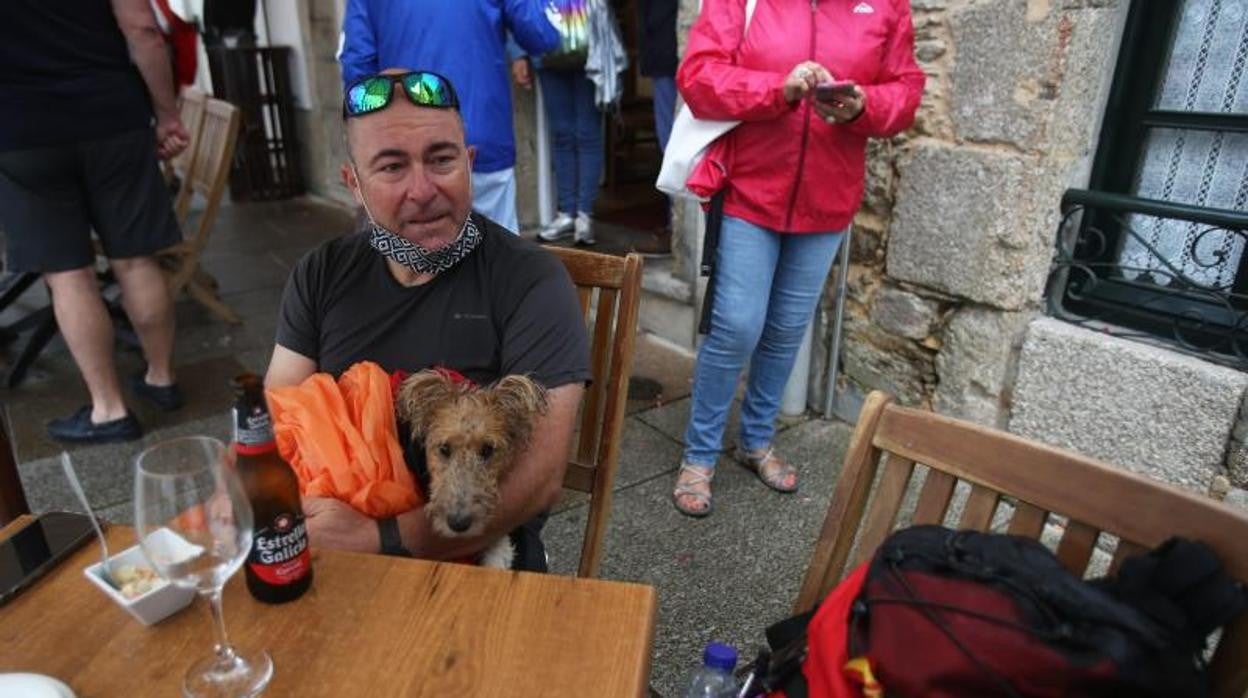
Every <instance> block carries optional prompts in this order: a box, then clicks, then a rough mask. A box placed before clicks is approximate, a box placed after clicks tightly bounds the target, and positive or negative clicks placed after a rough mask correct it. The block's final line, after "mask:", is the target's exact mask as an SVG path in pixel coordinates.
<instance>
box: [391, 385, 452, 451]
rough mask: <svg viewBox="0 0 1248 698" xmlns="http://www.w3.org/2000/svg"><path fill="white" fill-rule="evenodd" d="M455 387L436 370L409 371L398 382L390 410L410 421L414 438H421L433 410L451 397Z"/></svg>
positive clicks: (427, 427) (429, 422) (425, 431)
mask: <svg viewBox="0 0 1248 698" xmlns="http://www.w3.org/2000/svg"><path fill="white" fill-rule="evenodd" d="M456 390H457V388H456V386H455V384H454V383H453V382H452V381H451V379H450V377H449V376H447V375H445V374H443V373H440V372H438V371H433V370H428V369H426V370H424V371H421V372H419V373H413V374H412V375H410V376H408V377H407V378H405V379H403V383H402V384H400V385H399V394H398V397H397V398H396V399H395V403H394V411H395V413H396V414H398V416H399V418H400V419H402V420H403V421H405V422H407V423H408V424H410V425H411V427H412V436H413V437H414V438H423V437H424V436H425V434H426V433H427V432H428V431H429V425H430V424H431V423H432V422H433V413H434V412H435V411H436V410H437V408H438V406H439V405H441V404H443V403H445V402H446V401H447V400H450V399H451V398H452V397H454V396H455V392H456Z"/></svg>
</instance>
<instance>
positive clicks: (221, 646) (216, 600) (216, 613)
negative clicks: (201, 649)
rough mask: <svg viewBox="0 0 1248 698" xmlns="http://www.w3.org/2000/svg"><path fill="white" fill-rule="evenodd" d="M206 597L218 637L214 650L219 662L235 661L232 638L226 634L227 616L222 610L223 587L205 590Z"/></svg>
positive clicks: (213, 646) (214, 631) (215, 634)
mask: <svg viewBox="0 0 1248 698" xmlns="http://www.w3.org/2000/svg"><path fill="white" fill-rule="evenodd" d="M204 597H205V598H207V599H208V612H209V613H211V614H212V629H213V635H214V637H215V638H216V639H215V642H214V643H213V645H212V651H213V653H214V654H216V655H217V661H218V662H221V663H224V662H229V661H233V659H234V648H233V647H231V646H230V640H229V638H227V637H226V636H225V616H224V615H223V614H222V612H221V587H217V588H216V589H213V590H212V591H207V592H204Z"/></svg>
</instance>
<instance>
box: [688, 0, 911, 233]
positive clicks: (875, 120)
mask: <svg viewBox="0 0 1248 698" xmlns="http://www.w3.org/2000/svg"><path fill="white" fill-rule="evenodd" d="M757 2H758V4H757V5H756V7H755V10H754V17H753V19H752V20H751V23H750V27H749V30H748V32H745V38H744V40H742V33H743V29H744V25H745V0H704V3H703V7H702V13H701V15H699V17H698V20H697V21H696V22H695V23H694V25H693V29H692V30H691V31H690V34H689V44H688V47H687V48H686V50H685V58H684V60H683V61H682V62H681V64H680V69H679V70H678V71H677V73H676V82H677V85H678V86H679V88H680V93H681V95H682V96H683V97H684V99H685V102H687V103H688V104H689V108H690V109H691V110H692V111H693V113H694V115H695V116H697V117H699V118H703V119H740V120H741V121H742V123H741V124H740V125H739V126H737V127H736V128H735V129H733V130H732V131H730V132H729V133H728V134H727V135H726V136H725V137H723V138H720V139H719V140H718V141H716V142H715V143H714V144H712V146H711V148H710V149H709V150H708V151H707V155H706V157H705V158H703V160H702V162H701V163H700V164H699V166H698V167H697V168H696V169H695V170H694V172H693V173H692V174H691V175H690V177H689V187H690V189H692V190H694V191H696V192H698V193H700V194H703V195H708V194H709V193H711V192H714V191H716V190H718V189H719V188H721V187H727V191H726V192H725V197H724V213H726V214H727V215H730V216H734V217H736V218H741V219H743V220H746V221H749V222H750V223H754V224H755V225H759V226H762V227H764V228H770V229H772V230H776V231H782V232H791V233H809V232H823V231H833V230H841V229H842V228H844V227H845V226H847V225H848V224H849V222H850V220H851V219H852V218H853V215H854V212H855V211H856V210H857V209H858V206H859V204H860V203H861V202H862V190H863V183H864V159H865V149H866V141H867V138H869V137H877V138H878V137H887V136H892V135H895V134H897V133H898V132H900V131H903V130H905V129H906V128H908V127H909V126H910V124H911V123H912V122H913V121H914V113H915V111H916V110H917V109H918V106H919V98H920V97H921V96H922V93H923V83H924V80H925V78H924V75H923V72H922V71H921V70H919V67H918V65H917V64H916V63H915V61H914V28H913V26H912V24H911V21H910V3H909V1H908V0H757ZM738 45H740V49H738ZM805 60H814V61H817V62H818V63H819V64H821V65H823V66H824V67H825V68H827V69H828V70H829V71H830V72H831V73H832V75H833V76H834V77H835V78H836V79H837V80H853V81H854V82H855V83H857V84H858V85H859V87H861V88H862V91H863V92H865V93H866V108H865V110H864V111H863V113H862V114H861V115H859V117H858V118H857V119H855V120H854V121H852V122H850V123H848V124H839V125H838V124H833V125H829V124H827V123H825V122H824V121H823V120H822V119H820V118H819V115H818V114H817V113H815V111H814V108H813V106H812V105H811V104H810V103H809V102H808V101H806V100H802V101H799V102H798V103H797V104H795V105H791V104H788V103H787V102H785V100H784V91H783V88H782V86H783V85H784V78H785V76H787V75H788V74H789V72H790V71H792V70H793V67H794V66H796V65H797V64H798V63H801V62H802V61H805Z"/></svg>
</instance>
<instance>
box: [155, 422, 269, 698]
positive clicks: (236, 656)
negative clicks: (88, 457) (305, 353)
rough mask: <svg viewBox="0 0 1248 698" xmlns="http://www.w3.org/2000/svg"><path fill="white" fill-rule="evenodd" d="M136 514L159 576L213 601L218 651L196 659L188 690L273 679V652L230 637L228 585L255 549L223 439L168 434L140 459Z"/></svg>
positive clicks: (241, 687) (203, 692) (214, 691)
mask: <svg viewBox="0 0 1248 698" xmlns="http://www.w3.org/2000/svg"><path fill="white" fill-rule="evenodd" d="M134 520H135V527H136V528H137V529H138V535H139V544H140V546H141V547H142V549H143V553H144V555H145V556H146V557H147V560H148V562H150V563H151V565H152V567H153V568H154V569H155V570H156V572H157V573H159V574H160V576H162V577H164V578H165V579H167V580H169V582H171V583H172V584H176V585H177V586H180V587H185V588H190V589H195V590H197V591H198V592H199V594H200V596H202V597H204V598H205V599H207V601H208V607H209V609H210V611H211V613H212V621H213V628H214V630H215V632H216V641H215V643H214V644H213V654H212V655H211V656H209V657H205V658H204V659H201V660H199V661H198V662H196V663H195V664H193V665H191V667H190V669H188V670H187V672H186V677H185V678H184V679H183V682H182V692H183V693H184V694H185V695H186V696H188V697H195V698H197V697H198V696H252V695H257V694H259V693H260V691H262V690H264V688H265V686H267V685H268V683H269V679H270V678H272V676H273V660H272V659H270V658H269V654H268V652H266V651H264V650H260V651H258V652H254V653H243V652H241V651H239V650H238V649H236V648H234V647H233V646H231V645H230V643H229V641H228V640H227V639H226V635H225V620H224V619H223V617H222V615H221V588H222V587H223V586H224V585H225V582H226V580H227V579H229V578H230V576H231V575H233V574H234V573H235V572H237V571H238V568H239V567H240V566H242V564H243V561H244V560H245V559H246V558H247V555H248V553H250V551H251V539H252V522H253V515H252V511H251V504H250V502H248V501H247V496H246V494H245V493H244V491H243V486H242V483H241V482H240V481H239V479H238V474H237V473H236V472H235V470H234V467H233V465H232V464H231V463H228V462H227V460H226V450H225V446H224V444H222V443H221V442H220V441H218V440H217V439H214V438H211V437H207V436H188V437H183V438H179V439H172V440H169V441H163V442H161V443H158V444H156V445H154V446H151V447H150V448H148V449H147V450H145V451H143V452H142V453H140V454H139V455H138V458H136V459H135V478H134Z"/></svg>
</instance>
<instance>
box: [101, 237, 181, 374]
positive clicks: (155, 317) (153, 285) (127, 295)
mask: <svg viewBox="0 0 1248 698" xmlns="http://www.w3.org/2000/svg"><path fill="white" fill-rule="evenodd" d="M108 262H109V264H110V265H111V266H112V268H113V273H114V274H116V275H117V283H118V284H119V285H120V286H121V307H122V308H124V309H125V311H126V315H127V316H128V317H129V318H130V324H132V325H133V326H134V332H135V334H137V335H138V336H139V344H140V345H142V346H143V356H144V357H145V358H146V359H147V383H148V385H171V384H173V382H174V375H173V329H174V318H173V298H172V297H171V296H170V295H169V287H168V286H166V285H165V273H164V272H163V271H161V269H160V265H159V264H157V263H156V260H155V259H153V258H152V257H134V258H130V259H110V260H109V261H108Z"/></svg>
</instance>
